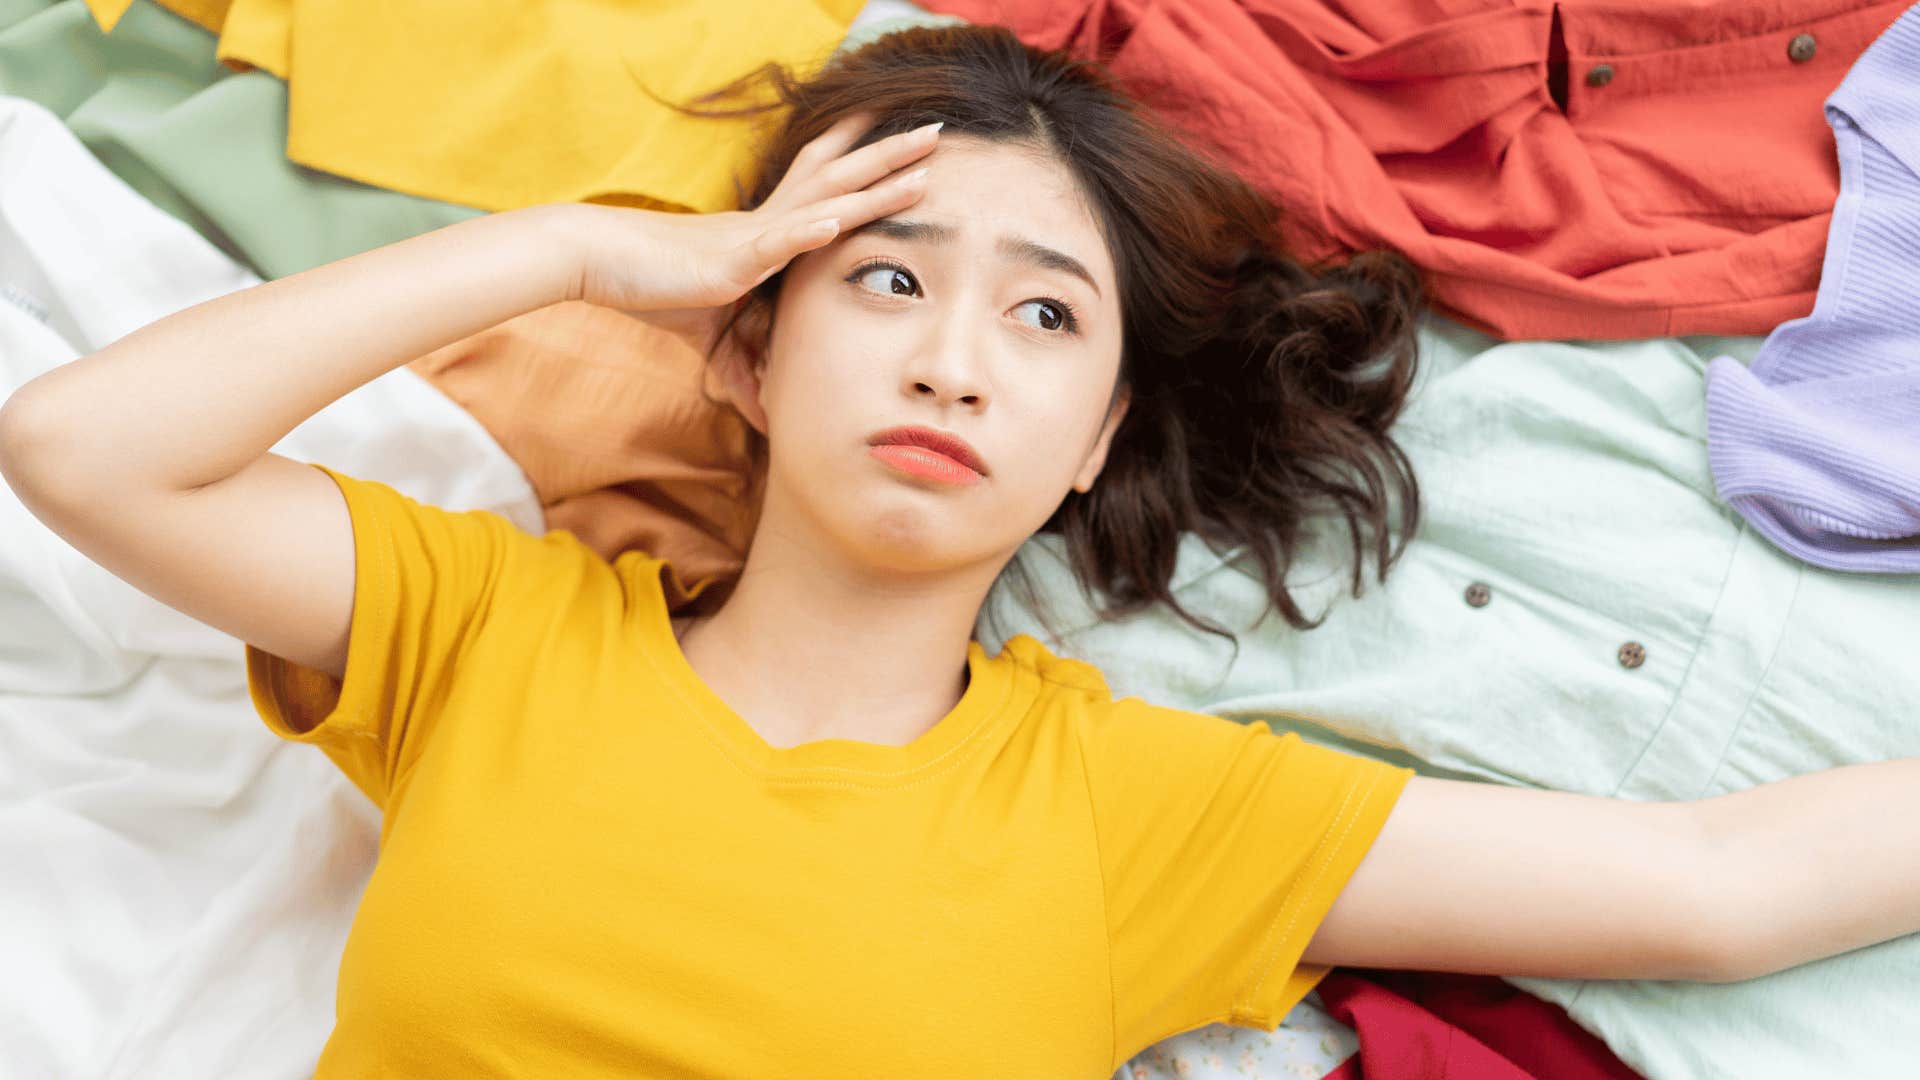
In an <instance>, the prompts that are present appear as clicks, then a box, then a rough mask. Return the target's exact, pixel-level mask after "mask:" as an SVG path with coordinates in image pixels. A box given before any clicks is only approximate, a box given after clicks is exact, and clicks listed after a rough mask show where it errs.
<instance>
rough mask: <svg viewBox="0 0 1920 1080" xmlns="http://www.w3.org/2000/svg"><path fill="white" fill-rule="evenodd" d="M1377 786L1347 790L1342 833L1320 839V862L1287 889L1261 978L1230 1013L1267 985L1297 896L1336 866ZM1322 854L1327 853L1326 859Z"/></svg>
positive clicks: (1294, 918) (1293, 918) (1296, 913)
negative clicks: (1282, 920) (1282, 921)
mask: <svg viewBox="0 0 1920 1080" xmlns="http://www.w3.org/2000/svg"><path fill="white" fill-rule="evenodd" d="M1376 787H1377V781H1375V780H1371V779H1368V780H1362V781H1361V782H1359V783H1356V784H1354V785H1353V786H1352V787H1349V788H1348V789H1347V794H1346V797H1345V798H1344V799H1342V800H1341V802H1340V810H1339V811H1338V813H1337V814H1336V815H1335V820H1336V821H1342V819H1344V820H1343V821H1342V824H1341V826H1340V832H1339V835H1338V836H1330V837H1328V838H1327V839H1323V840H1322V841H1321V842H1320V845H1319V847H1318V848H1317V849H1316V850H1315V851H1314V854H1313V859H1314V860H1315V861H1317V862H1318V863H1319V865H1318V866H1317V867H1315V868H1314V871H1313V874H1312V876H1311V877H1310V878H1308V879H1306V880H1304V881H1303V880H1300V879H1295V880H1294V883H1293V886H1292V887H1291V888H1289V889H1288V890H1287V895H1286V898H1285V899H1284V900H1282V901H1281V902H1280V910H1279V911H1277V912H1275V913H1274V917H1273V922H1272V923H1270V924H1269V926H1268V930H1267V933H1268V938H1267V941H1268V944H1267V945H1265V946H1263V947H1262V949H1261V960H1260V964H1259V968H1258V970H1259V975H1260V977H1259V978H1258V979H1256V980H1255V981H1254V984H1253V986H1252V988H1250V989H1249V990H1248V991H1247V992H1246V993H1245V994H1243V995H1240V996H1239V997H1237V998H1236V999H1235V1000H1234V1001H1233V1002H1232V1009H1231V1012H1230V1013H1229V1015H1235V1014H1238V1013H1240V1012H1241V1011H1242V1009H1243V1008H1244V1007H1245V1005H1247V1004H1251V1002H1252V1001H1253V1000H1254V999H1255V998H1257V997H1259V996H1260V991H1261V989H1262V988H1263V987H1264V986H1265V985H1266V982H1267V978H1268V976H1270V975H1271V974H1272V971H1273V966H1274V961H1275V960H1276V959H1277V958H1278V956H1279V954H1280V947H1281V945H1283V944H1284V943H1285V942H1286V941H1287V938H1288V937H1289V935H1291V934H1292V933H1293V927H1294V924H1295V923H1297V922H1299V921H1300V910H1301V909H1300V908H1299V907H1296V906H1294V898H1295V897H1296V896H1299V895H1302V889H1303V888H1304V889H1305V890H1306V892H1307V893H1309V894H1310V893H1311V892H1312V889H1313V886H1315V885H1317V884H1319V882H1320V879H1321V878H1322V877H1324V876H1325V875H1326V872H1327V867H1329V866H1331V865H1333V860H1334V856H1335V855H1336V854H1338V852H1339V851H1340V849H1341V847H1342V846H1343V845H1344V844H1345V843H1346V839H1347V835H1348V834H1349V833H1351V832H1352V831H1353V826H1354V823H1355V822H1357V821H1359V820H1360V817H1361V815H1362V813H1363V812H1364V811H1365V810H1366V806H1367V803H1368V801H1369V800H1371V799H1372V797H1373V793H1374V791H1375V789H1376ZM1356 792H1357V793H1359V794H1360V802H1359V803H1358V804H1357V805H1355V804H1354V803H1353V797H1354V795H1355V793H1356ZM1349 805H1352V806H1353V811H1352V813H1351V814H1348V812H1347V808H1348V806H1349ZM1322 856H1324V858H1323V857H1322ZM1281 915H1286V916H1287V921H1286V924H1285V925H1284V926H1281V925H1280V916H1281ZM1276 927H1277V928H1279V933H1278V934H1277V935H1276V934H1275V933H1274V930H1275V928H1276Z"/></svg>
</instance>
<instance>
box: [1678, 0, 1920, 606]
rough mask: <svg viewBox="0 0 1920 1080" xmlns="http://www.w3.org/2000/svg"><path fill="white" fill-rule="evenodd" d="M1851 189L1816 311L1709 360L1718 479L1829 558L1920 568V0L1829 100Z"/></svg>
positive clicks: (1838, 564)
mask: <svg viewBox="0 0 1920 1080" xmlns="http://www.w3.org/2000/svg"><path fill="white" fill-rule="evenodd" d="M1826 112H1827V122H1828V123H1829V124H1831V125H1832V126H1833V136H1834V141H1835V143H1836V144H1837V145H1838V147H1839V151H1840V198H1839V201H1838V202H1836V203H1835V204H1834V208H1833V225H1832V228H1831V229H1830V230H1829V232H1828V235H1827V253H1826V262H1825V263H1824V265H1823V267H1822V270H1821V275H1820V293H1819V297H1818V299H1817V300H1816V301H1815V302H1814V306H1813V314H1811V315H1809V316H1807V317H1806V318H1804V319H1794V320H1793V321H1791V322H1786V323H1782V324H1781V325H1780V326H1779V327H1778V328H1776V329H1775V330H1774V331H1773V333H1772V334H1770V335H1768V337H1767V340H1766V343H1765V344H1764V345H1762V346H1761V349H1760V354H1759V355H1758V356H1757V357H1755V358H1754V361H1753V365H1752V367H1751V368H1748V367H1743V366H1742V365H1741V364H1740V362H1739V361H1737V360H1734V359H1733V358H1731V357H1725V356H1723V357H1720V358H1718V359H1716V360H1714V361H1713V363H1712V364H1710V365H1708V368H1707V451H1708V458H1709V462H1710V464H1711V465H1712V468H1713V478H1714V484H1715V486H1716V487H1718V489H1719V491H1720V496H1721V498H1723V499H1725V500H1726V501H1727V502H1728V503H1729V504H1731V505H1732V506H1733V507H1734V509H1736V510H1738V511H1739V512H1740V513H1741V514H1742V515H1743V516H1745V517H1746V519H1747V520H1748V521H1749V522H1750V523H1752V525H1753V527H1754V528H1755V529H1757V530H1759V532H1760V533H1761V534H1762V535H1764V536H1765V537H1766V538H1767V539H1768V540H1770V541H1772V542H1773V543H1774V544H1775V545H1777V546H1778V547H1780V548H1781V549H1782V550H1784V551H1786V552H1788V553H1789V554H1792V555H1794V556H1797V557H1799V558H1801V559H1804V560H1806V561H1807V562H1810V563H1813V564H1814V565H1816V566H1824V567H1828V568H1830V569H1834V570H1855V571H1866V572H1878V573H1917V572H1920V6H1916V7H1914V8H1910V9H1908V11H1907V12H1906V14H1904V15H1902V16H1901V17H1900V18H1899V19H1898V20H1897V21H1896V22H1895V23H1894V24H1893V25H1892V26H1890V27H1888V28H1887V30H1886V31H1885V32H1884V33H1882V34H1881V35H1880V38H1879V39H1878V40H1876V41H1875V42H1874V43H1873V45H1872V46H1871V47H1869V48H1868V49H1867V51H1866V53H1865V54H1864V55H1862V56H1861V57H1860V59H1859V60H1858V61H1856V62H1855V63H1854V66H1853V69H1852V70H1851V71H1849V72H1848V73H1847V77H1846V80H1845V81H1844V82H1842V83H1841V84H1840V86H1839V88H1838V89H1836V90H1835V91H1834V92H1833V95H1832V96H1831V97H1829V98H1828V99H1827V108H1826Z"/></svg>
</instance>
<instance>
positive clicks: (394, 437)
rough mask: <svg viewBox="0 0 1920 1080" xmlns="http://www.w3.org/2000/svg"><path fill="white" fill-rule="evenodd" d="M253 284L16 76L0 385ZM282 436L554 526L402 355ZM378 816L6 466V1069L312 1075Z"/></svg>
mask: <svg viewBox="0 0 1920 1080" xmlns="http://www.w3.org/2000/svg"><path fill="white" fill-rule="evenodd" d="M256 282H257V279H256V278H254V277H253V276H252V275H251V274H250V273H249V272H248V271H246V270H244V269H242V268H241V267H240V266H239V265H237V264H235V263H234V262H232V261H231V260H230V259H228V258H227V257H226V256H225V255H224V254H223V253H221V252H220V251H219V250H218V249H216V248H214V247H213V246H212V245H210V244H209V243H207V242H206V241H205V240H204V239H203V238H202V237H201V236H200V235H199V234H197V233H196V232H194V231H193V230H192V229H191V228H189V227H188V226H186V225H185V224H183V223H181V222H179V221H177V220H175V219H174V218H172V217H170V216H168V215H167V214H165V213H163V212H161V211H160V210H158V209H157V208H155V207H154V206H152V205H151V204H150V203H148V202H147V201H146V200H145V199H144V198H142V197H141V196H140V195H139V194H138V193H136V192H135V191H133V190H132V189H131V188H128V187H127V186H126V185H125V184H123V183H122V182H121V181H120V180H119V179H117V178H116V177H114V176H113V175H112V174H111V173H110V172H108V171H107V170H106V169H105V168H104V167H102V166H101V165H100V163H99V162H98V161H97V160H95V159H94V158H93V156H92V155H91V154H90V153H89V152H88V151H87V150H86V149H85V148H84V147H82V146H81V145H80V144H79V142H78V141H76V140H75V139H74V138H73V136H72V135H71V133H70V132H68V130H67V129H66V127H65V126H64V125H63V124H61V123H60V121H59V119H58V118H57V117H55V116H54V115H53V114H52V113H50V112H48V111H47V110H45V109H43V108H41V107H40V106H38V105H36V104H34V103H32V102H30V101H26V100H24V99H20V98H11V97H0V399H4V398H5V397H6V396H7V395H10V394H11V393H12V392H13V391H14V390H15V389H17V388H18V387H19V386H21V385H22V384H24V383H25V382H27V381H28V380H30V379H32V378H34V377H35V376H37V375H40V374H41V373H43V372H45V371H47V370H49V369H51V368H53V367H55V366H57V365H59V364H63V363H66V362H68V361H70V360H72V359H74V358H75V357H77V356H80V355H84V354H86V353H89V352H92V351H94V350H97V349H99V348H101V347H103V346H105V345H107V344H109V343H111V342H113V341H114V340H116V339H118V338H120V337H122V336H123V335H125V334H126V333H128V332H130V331H132V330H134V329H137V328H139V327H141V326H144V325H146V324H147V323H150V322H153V321H155V320H157V319H159V318H162V317H164V316H166V315H168V314H171V313H173V312H175V311H179V310H181V309H184V308H187V307H191V306H192V305H194V304H197V303H200V302H201V301H204V300H207V299H210V298H212V297H215V296H219V295H222V294H225V293H228V292H232V291H234V290H237V289H241V288H245V287H247V286H250V285H253V284H255V283H256ZM274 450H275V451H276V452H278V453H281V454H284V455H286V456H288V457H292V458H295V459H298V460H308V461H314V460H317V461H324V462H326V463H327V464H329V465H333V466H336V467H339V468H341V469H344V470H346V471H347V472H350V473H352V474H354V475H357V476H363V477H369V478H373V479H378V480H381V481H383V482H386V483H388V484H391V485H393V486H394V487H395V488H397V489H399V490H402V491H405V492H406V493H407V494H409V495H412V496H413V497H415V498H418V499H422V500H425V501H429V502H433V503H436V504H439V505H442V506H446V507H449V508H452V509H470V508H484V509H490V510H494V511H496V512H498V513H501V514H503V515H504V516H506V517H508V518H509V519H510V520H512V521H514V522H515V523H516V524H518V525H520V526H521V527H522V528H525V529H528V530H529V531H532V532H539V531H542V530H543V529H544V522H543V519H542V514H541V511H540V507H539V503H538V500H537V498H536V497H535V495H534V493H533V490H532V488H531V486H530V485H529V484H528V482H527V479H526V477H525V475H524V474H523V473H522V472H521V471H520V469H519V467H518V466H517V465H515V464H514V462H513V460H512V459H511V458H510V457H508V456H507V455H506V453H505V452H504V451H503V450H501V448H500V446H499V444H498V443H496V442H495V441H494V440H493V438H492V437H491V436H490V435H488V434H487V432H486V430H485V429H484V428H483V427H481V426H480V424H479V423H478V422H477V421H475V420H474V419H473V418H472V416H470V415H469V414H468V413H467V412H466V411H465V410H463V409H461V408H460V407H459V406H458V405H456V404H454V403H453V402H452V401H451V400H449V399H448V398H446V397H445V396H444V395H442V394H441V393H440V392H439V391H437V390H435V389H434V388H433V387H432V386H431V385H429V384H428V383H427V382H425V381H424V380H422V379H421V378H420V377H419V376H417V375H415V374H413V373H412V372H410V371H408V370H406V369H404V368H401V369H398V370H396V371H394V372H392V373H390V374H388V375H386V376H383V377H381V378H379V379H376V380H374V381H373V382H371V383H369V384H368V385H366V386H365V387H362V388H361V389H359V390H356V391H354V392H353V393H351V394H348V395H347V396H346V397H344V398H342V399H340V400H339V401H337V402H335V403H334V404H333V405H331V406H329V407H327V408H326V409H324V410H322V411H321V412H320V413H319V414H318V415H316V416H315V417H313V418H312V419H310V420H309V421H307V422H306V423H305V424H302V425H301V426H300V427H299V428H297V429H296V430H294V431H293V432H292V433H290V434H289V435H288V436H287V437H286V438H285V439H284V440H283V441H282V442H281V443H279V444H278V445H276V446H275V447H274ZM289 572H298V570H297V568H289ZM377 838H378V813H377V811H376V810H375V809H374V808H373V807H372V806H371V805H370V804H369V803H368V802H367V800H366V799H365V797H363V796H362V795H361V794H360V793H359V792H358V791H357V790H355V789H354V788H353V786H352V785H351V784H350V783H348V782H347V781H346V779H345V778H344V777H343V776H341V775H340V773H339V772H338V770H336V769H335V768H334V766H333V764H332V763H331V762H330V761H328V760H327V759H326V758H325V757H324V756H323V755H320V754H316V753H313V752H311V750H310V748H307V747H303V746H297V745H293V744H289V743H283V742H281V741H280V740H277V739H275V738H274V737H273V736H272V734H270V733H269V732H268V731H267V730H266V728H265V727H264V726H263V725H262V724H261V722H260V721H259V719H258V718H257V717H256V716H255V714H254V712H253V708H252V705H251V703H250V702H249V701H248V699H247V692H246V673H245V667H244V653H243V650H242V646H241V643H240V642H239V641H238V640H237V639H235V638H233V637H231V636H229V635H227V634H224V633H221V632H220V631H217V630H215V629H213V628H211V627H209V626H207V625H205V624H203V623H200V622H198V621H196V620H193V619H191V618H188V617H187V616H185V615H183V614H181V613H179V612H177V611H175V610H173V609H172V608H169V607H166V606H165V605H163V604H161V603H159V602H158V601H156V600H153V599H152V598H150V597H148V596H146V595H145V594H143V593H141V592H139V591H138V590H136V589H134V588H133V587H131V586H129V585H127V584H126V583H125V582H122V581H120V580H119V579H118V578H115V577H114V576H112V575H111V574H109V573H108V572H107V571H106V570H104V569H102V568H101V567H99V566H98V565H96V564H94V563H93V562H91V561H90V560H88V559H87V558H86V557H85V556H84V555H81V554H80V553H79V552H78V551H76V550H74V549H73V548H72V547H71V546H69V545H68V544H67V543H66V542H65V541H64V540H62V539H61V538H60V537H59V536H57V535H55V534H54V533H52V532H51V531H49V530H48V529H47V528H46V527H45V526H44V525H42V524H41V523H40V522H39V520H38V519H36V518H35V517H33V516H32V514H30V513H29V512H28V511H27V510H26V508H25V507H24V506H22V505H21V503H20V501H19V499H18V498H16V497H15V496H14V494H13V493H12V491H10V490H8V489H6V488H5V487H4V485H0V866H4V867H5V868H6V870H5V872H4V873H0V958H4V961H0V1076H4V1077H9V1078H10V1077H22V1078H26V1077H36V1078H37V1077H56V1076H57V1077H122V1076H125V1077H142V1078H148V1077H174V1076H178V1077H206V1076H247V1077H279V1076H286V1077H294V1076H310V1075H311V1074H312V1070H313V1063H314V1060H315V1058H316V1057H317V1055H318V1053H319V1048H320V1046H321V1045H322V1044H323V1043H324V1042H325V1040H326V1036H327V1033H328V1032H329V1031H330V1030H331V1029H332V1026H333V1018H334V1011H333V1000H334V986H335V983H336V981H337V976H338V972H339V960H340V950H341V946H342V944H343V942H344V940H345V937H346V931H347V927H348V926H349V925H350V924H351V922H352V917H353V911H354V908H355V907H356V906H357V905H358V903H359V899H360V892H361V890H362V889H363V888H364V887H365V884H366V880H367V876H368V874H369V873H370V872H371V870H372V866H373V860H374V856H375V852H376V844H377Z"/></svg>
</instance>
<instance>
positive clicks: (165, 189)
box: [0, 0, 481, 278]
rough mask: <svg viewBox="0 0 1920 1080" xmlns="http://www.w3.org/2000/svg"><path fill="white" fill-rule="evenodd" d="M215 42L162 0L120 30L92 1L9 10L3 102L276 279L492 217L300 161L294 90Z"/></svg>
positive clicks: (0, 79)
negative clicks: (58, 126)
mask: <svg viewBox="0 0 1920 1080" xmlns="http://www.w3.org/2000/svg"><path fill="white" fill-rule="evenodd" d="M214 45H215V38H214V35H212V34H210V33H208V32H207V31H206V30H203V29H201V28H200V27H198V26H195V25H194V24H193V23H191V22H188V21H187V20H185V19H182V18H180V17H179V16H177V15H175V14H173V13H172V12H170V11H167V10H165V9H164V8H161V7H159V6H157V5H156V4H154V3H153V2H152V0H136V2H135V3H134V5H133V7H132V8H130V9H129V10H128V11H127V14H126V16H125V17H124V18H122V19H121V21H120V22H119V24H118V25H116V26H115V27H114V30H113V33H111V34H105V33H102V32H101V30H100V27H99V24H97V23H96V22H94V20H93V17H92V15H90V14H89V13H88V12H87V9H86V6H85V5H84V4H82V3H81V2H80V0H59V2H58V3H47V2H45V0H0V94H8V95H14V96H18V97H23V98H26V99H28V100H30V101H33V102H36V103H38V104H40V105H42V106H45V107H46V108H47V109H49V110H51V111H52V112H53V113H54V115H56V116H59V117H60V118H61V119H62V120H63V121H65V123H66V125H67V127H68V128H70V129H71V130H72V131H73V132H74V134H75V135H77V136H79V138H80V141H81V143H82V144H83V145H85V146H86V147H87V149H88V150H90V151H92V152H93V155H94V156H95V157H97V158H99V159H100V161H101V162H102V163H103V164H104V165H106V166H107V168H108V169H110V170H112V171H113V173H114V174H115V175H117V176H119V177H120V179H121V180H124V181H125V182H126V183H127V184H128V185H129V186H131V187H132V188H133V189H134V190H136V191H138V192H139V193H140V194H141V195H144V196H145V197H146V198H147V199H149V200H150V201H152V202H153V203H154V204H155V205H156V206H159V207H160V208H161V209H163V210H165V211H166V212H167V213H169V214H172V215H173V216H175V217H177V218H179V219H180V220H182V221H184V222H186V223H187V224H188V225H191V226H192V227H193V228H194V229H195V230H196V231H198V232H199V233H200V234H201V235H202V236H205V237H206V238H207V239H208V240H210V241H212V242H213V243H214V244H215V245H217V246H218V247H220V248H221V249H222V250H223V251H225V252H226V253H227V254H228V255H229V256H231V257H233V258H234V259H235V260H237V261H239V262H240V263H242V264H244V265H246V266H248V267H250V268H251V269H252V270H253V271H254V272H255V273H257V274H259V275H260V276H261V277H263V278H276V277H285V276H286V275H288V274H293V273H297V272H299V271H301V270H305V269H308V268H309V267H313V266H319V265H321V264H322V263H327V262H332V261H334V260H336V259H342V258H345V257H347V256H349V255H354V254H357V253H359V252H362V251H366V250H369V249H371V248H376V247H379V246H381V245H383V244H390V243H393V242H395V241H397V240H404V239H406V238H407V237H409V236H415V235H418V234H420V233H424V232H430V231H432V230H433V229H437V228H439V227H440V226H442V225H450V224H452V223H454V222H456V221H462V220H465V219H467V218H470V217H476V216H478V215H479V214H480V213H481V211H479V210H477V209H474V208H472V207H466V206H455V205H452V204H450V203H444V202H437V201H435V200H432V199H421V198H417V197H415V196H411V195H403V194H400V193H398V192H393V191H387V190H384V189H381V188H375V187H369V186H368V185H366V184H362V183H359V182H358V181H354V180H347V179H344V178H342V177H338V176H334V175H332V174H330V173H325V172H321V171H319V170H317V169H310V168H307V167H305V166H303V165H296V164H294V163H293V162H291V161H289V160H287V156H286V145H287V84H286V83H284V82H282V81H280V80H279V79H277V78H274V77H273V76H272V75H269V74H267V73H266V72H264V71H247V72H235V71H232V70H230V69H228V68H227V67H225V66H224V65H222V64H221V63H219V62H218V61H216V60H215V59H214V55H213V53H214Z"/></svg>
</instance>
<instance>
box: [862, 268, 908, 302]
mask: <svg viewBox="0 0 1920 1080" xmlns="http://www.w3.org/2000/svg"><path fill="white" fill-rule="evenodd" d="M854 280H855V281H857V282H859V283H860V284H861V285H862V286H864V287H866V288H869V289H872V290H873V291H874V292H881V293H890V294H892V295H894V296H919V295H920V284H919V283H918V282H916V281H914V280H913V275H912V274H909V273H907V272H906V271H905V270H902V269H900V268H899V267H897V266H869V267H867V268H866V269H865V270H861V271H860V272H859V273H857V274H855V275H854Z"/></svg>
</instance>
